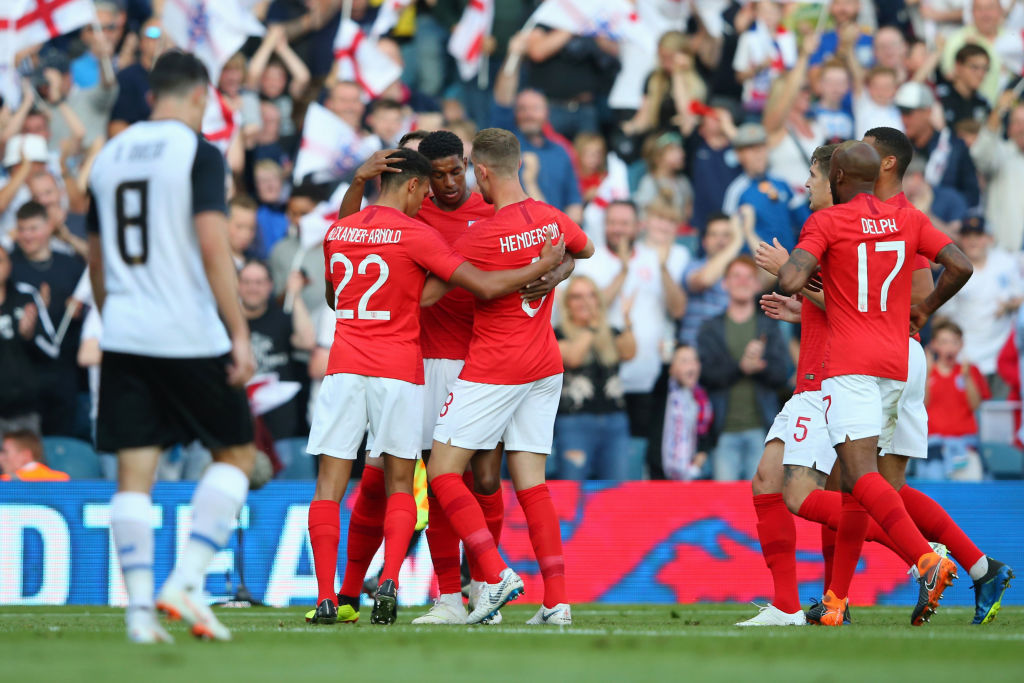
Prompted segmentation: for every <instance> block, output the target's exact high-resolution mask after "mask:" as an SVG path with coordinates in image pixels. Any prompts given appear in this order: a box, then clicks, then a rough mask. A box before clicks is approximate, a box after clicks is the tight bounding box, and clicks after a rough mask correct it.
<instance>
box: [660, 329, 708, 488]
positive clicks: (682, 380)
mask: <svg viewBox="0 0 1024 683" xmlns="http://www.w3.org/2000/svg"><path fill="white" fill-rule="evenodd" d="M699 379H700V358H699V357H698V355H697V349H695V348H694V347H692V346H690V345H688V344H680V345H679V346H677V347H676V350H675V352H674V353H673V354H672V364H671V365H670V366H669V380H668V400H667V401H666V402H665V425H664V429H663V432H662V440H661V463H662V470H663V471H664V473H665V478H666V479H674V480H681V481H691V480H693V479H700V478H701V477H702V476H703V475H704V467H705V465H706V464H707V460H708V451H709V450H710V449H711V443H710V439H709V436H710V432H711V423H712V419H713V417H714V416H713V412H714V411H713V410H712V408H711V399H709V398H708V394H707V392H706V391H704V388H703V387H701V386H700V385H699V384H697V381H698V380H699Z"/></svg>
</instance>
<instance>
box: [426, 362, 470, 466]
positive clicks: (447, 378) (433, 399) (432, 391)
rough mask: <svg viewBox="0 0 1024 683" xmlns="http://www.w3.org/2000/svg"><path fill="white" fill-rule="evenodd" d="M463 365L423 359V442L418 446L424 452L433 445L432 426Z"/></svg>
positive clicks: (461, 363) (462, 363)
mask: <svg viewBox="0 0 1024 683" xmlns="http://www.w3.org/2000/svg"><path fill="white" fill-rule="evenodd" d="M465 364H466V361H464V360H452V359H450V358H424V359H423V377H424V378H425V380H426V381H425V383H424V386H425V387H426V389H425V396H426V400H425V402H424V406H425V407H424V410H423V432H422V434H423V437H422V438H423V442H422V444H420V445H421V446H422V450H424V451H429V450H430V447H431V446H433V445H434V426H435V425H436V424H437V414H438V413H439V412H441V407H442V406H443V405H444V402H445V399H447V398H448V394H449V393H450V392H451V390H452V387H453V386H454V385H455V380H457V379H458V378H459V373H460V372H462V366H463V365H465Z"/></svg>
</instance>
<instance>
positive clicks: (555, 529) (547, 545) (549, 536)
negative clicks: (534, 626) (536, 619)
mask: <svg viewBox="0 0 1024 683" xmlns="http://www.w3.org/2000/svg"><path fill="white" fill-rule="evenodd" d="M516 497H517V498H518V499H519V505H521V506H522V508H523V514H524V515H526V525H527V527H529V529H530V544H531V545H533V552H534V554H535V555H536V556H537V565H538V566H539V567H540V575H541V577H543V579H544V606H545V607H547V608H548V609H551V608H553V607H555V606H556V605H558V604H559V603H563V602H564V603H567V602H569V598H568V596H567V594H566V590H565V558H564V556H563V555H562V530H561V528H560V527H559V525H558V514H557V513H556V512H555V506H554V504H553V503H552V502H551V494H550V493H549V492H548V485H547V484H538V485H537V486H533V487H531V488H528V489H526V490H524V491H517V492H516Z"/></svg>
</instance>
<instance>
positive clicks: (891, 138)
mask: <svg viewBox="0 0 1024 683" xmlns="http://www.w3.org/2000/svg"><path fill="white" fill-rule="evenodd" d="M864 137H866V138H874V139H875V144H874V148H875V149H876V150H877V151H878V154H879V156H883V157H896V174H897V175H898V176H899V177H900V178H901V179H902V178H903V174H904V173H906V172H907V166H909V165H910V162H911V160H912V159H913V158H914V145H913V144H912V143H911V142H910V138H908V137H907V135H906V133H904V132H903V131H900V130H897V129H895V128H889V127H888V126H879V127H878V128H872V129H871V130H869V131H868V132H866V133H864Z"/></svg>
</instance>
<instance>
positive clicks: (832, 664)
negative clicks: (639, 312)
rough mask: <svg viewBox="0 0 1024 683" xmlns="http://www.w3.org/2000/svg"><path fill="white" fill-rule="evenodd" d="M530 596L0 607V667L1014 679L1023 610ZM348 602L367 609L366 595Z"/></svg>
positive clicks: (511, 677) (494, 676) (423, 676)
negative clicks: (926, 619)
mask: <svg viewBox="0 0 1024 683" xmlns="http://www.w3.org/2000/svg"><path fill="white" fill-rule="evenodd" d="M535 610H536V607H535V606H529V605H523V606H518V605H512V606H509V607H506V608H505V609H504V610H502V614H503V615H504V618H505V622H504V624H503V625H502V626H498V627H417V626H412V625H411V624H410V623H409V622H410V621H411V620H412V619H413V618H414V617H416V616H418V615H419V614H420V613H422V610H421V609H419V608H404V609H403V610H402V611H401V612H400V613H399V623H398V625H396V626H393V627H380V626H371V625H370V624H369V623H361V624H358V625H355V626H351V625H348V626H345V625H338V626H324V627H315V626H308V625H306V624H305V623H304V621H303V612H304V611H305V610H304V609H302V608H288V609H251V610H218V615H219V617H220V618H221V619H222V620H223V621H224V623H225V624H226V625H227V626H228V627H229V628H231V629H232V630H233V632H234V636H235V641H234V642H232V643H201V642H197V641H195V640H193V639H192V638H191V637H190V636H189V635H188V633H187V632H186V631H185V629H184V627H183V626H181V625H178V624H171V625H170V626H169V630H170V631H171V632H172V634H173V635H174V636H175V638H176V639H177V643H176V644H175V645H173V646H150V647H141V646H134V645H131V644H130V643H128V642H126V641H125V639H124V628H123V621H122V612H121V611H120V610H115V609H110V608H103V607H87V606H82V605H74V606H67V607H24V606H13V607H4V608H0V662H2V664H0V670H2V672H3V673H2V675H0V679H3V680H10V681H22V680H39V679H40V678H41V674H42V675H43V676H45V679H46V680H58V681H63V680H74V681H103V682H104V683H120V682H121V681H124V682H126V683H128V682H132V683H134V682H136V681H145V682H146V683H149V682H151V681H152V682H157V683H158V682H160V681H169V682H173V683H182V682H185V681H244V682H246V683H248V682H250V681H290V680H309V679H310V678H314V679H330V680H349V679H358V680H368V681H378V680H379V681H384V680H394V681H403V682H404V681H408V682H409V683H412V681H420V680H422V681H433V680H443V681H461V680H466V681H468V680H473V681H486V682H488V683H489V682H490V681H522V680H529V679H530V678H539V677H555V678H556V679H558V680H562V681H574V680H584V681H588V682H589V681H604V680H614V681H618V682H622V681H647V680H650V681H675V680H687V681H704V680H731V681H735V680H737V678H738V677H743V678H744V679H746V680H754V681H759V682H760V681H776V680H777V681H803V680H811V681H816V680H828V681H835V680H844V681H845V680H851V681H859V682H865V683H866V682H868V681H878V680H907V679H908V678H909V679H912V680H920V679H921V678H926V679H927V680H929V681H944V680H955V681H957V683H964V681H965V680H979V681H980V680H984V681H985V682H986V683H989V682H990V681H1003V680H1005V681H1020V680H1022V679H1024V659H1022V657H1021V653H1022V652H1024V610H1022V609H1021V608H1018V607H1008V608H1004V609H1003V611H1002V612H1001V613H1000V615H999V618H998V619H997V620H996V621H995V622H994V623H993V624H990V625H988V626H984V627H980V628H979V627H976V626H970V620H971V616H972V612H971V610H969V609H965V608H944V609H942V610H940V612H939V614H938V615H937V616H936V617H935V619H934V620H933V622H932V623H931V624H928V625H926V626H924V627H923V628H914V627H911V626H910V625H909V624H908V623H907V622H908V621H909V613H910V610H909V608H902V607H901V608H892V607H873V608H872V607H860V608H856V609H855V611H854V618H855V619H856V622H857V623H856V624H855V625H854V626H853V627H844V628H841V629H826V628H821V627H803V628H794V627H787V628H773V629H740V628H737V627H734V626H733V624H734V623H735V622H736V621H740V620H742V619H744V618H747V617H749V616H752V615H753V614H754V613H756V609H755V608H754V607H753V606H750V605H747V606H742V605H718V604H715V605H622V606H616V605H607V604H600V605H579V606H574V609H573V618H574V621H575V623H576V625H575V626H573V627H571V628H567V629H556V628H550V627H527V626H526V625H525V624H524V623H523V622H525V621H526V619H528V618H529V617H530V616H532V614H533V612H534V611H535ZM364 611H365V612H366V613H365V614H363V615H362V616H363V617H364V618H365V619H366V621H367V622H368V621H369V609H368V608H365V607H364Z"/></svg>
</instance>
